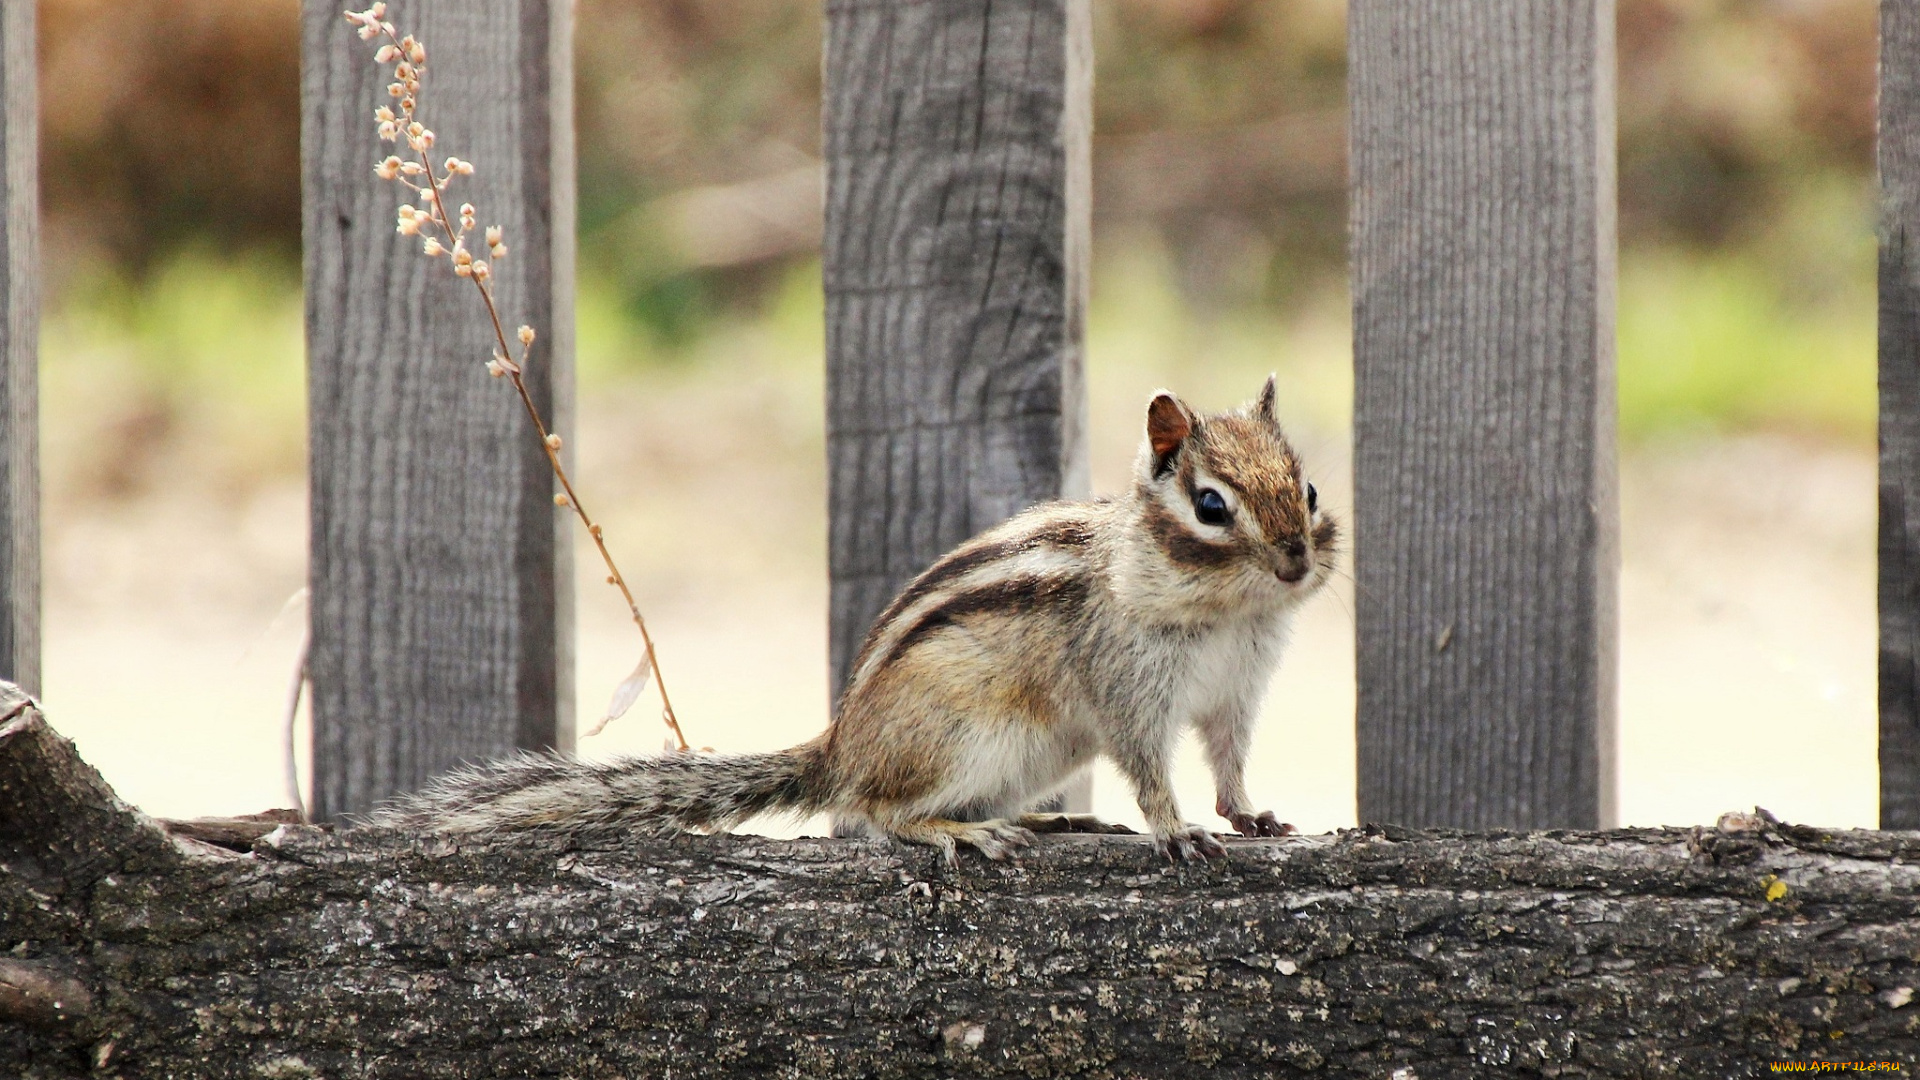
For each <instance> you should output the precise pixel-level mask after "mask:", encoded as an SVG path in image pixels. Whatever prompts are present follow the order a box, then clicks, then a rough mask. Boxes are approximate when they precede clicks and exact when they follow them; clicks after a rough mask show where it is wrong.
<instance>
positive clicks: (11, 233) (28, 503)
mask: <svg viewBox="0 0 1920 1080" xmlns="http://www.w3.org/2000/svg"><path fill="white" fill-rule="evenodd" d="M34 7H35V5H34V3H33V0H17V2H16V0H7V2H6V3H0V95H4V101H3V102H0V305H4V307H0V678H4V679H8V680H11V681H13V682H16V683H19V684H21V685H22V686H26V687H28V688H29V689H30V690H32V691H33V692H35V693H38V692H39V687H40V419H39V413H40V392H39V388H38V387H39V366H40V287H39V253H38V250H37V248H38V244H39V238H38V236H39V229H40V198H39V188H40V149H39V138H40V134H39V133H40V120H39V94H38V92H37V90H36V88H35V73H36V71H37V70H38V68H37V65H36V64H35V61H34Z"/></svg>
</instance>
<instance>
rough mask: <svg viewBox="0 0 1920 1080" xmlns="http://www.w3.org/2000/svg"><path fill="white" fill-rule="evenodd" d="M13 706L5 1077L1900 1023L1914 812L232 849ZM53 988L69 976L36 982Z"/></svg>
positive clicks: (1362, 1060)
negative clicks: (22, 986) (1221, 843)
mask: <svg viewBox="0 0 1920 1080" xmlns="http://www.w3.org/2000/svg"><path fill="white" fill-rule="evenodd" d="M0 698H4V695H0ZM0 703H5V702H4V701H0ZM15 709H17V710H18V713H17V715H16V716H15V718H14V719H12V720H11V721H9V722H8V723H6V724H5V725H4V726H0V951H5V950H11V951H10V952H8V953H7V954H6V955H7V957H8V960H9V963H10V965H11V966H10V967H9V969H8V970H9V971H16V969H17V971H16V973H20V972H24V973H26V974H27V975H29V976H31V977H28V978H24V979H23V980H16V982H22V981H23V982H25V983H30V984H32V986H38V987H42V988H43V989H42V990H38V991H36V990H33V989H32V987H31V986H30V987H29V989H28V990H27V991H23V992H22V993H25V994H26V995H27V996H29V997H32V996H33V995H35V994H38V997H36V998H35V999H34V1000H35V1001H39V1002H41V1003H40V1004H39V1005H33V1003H32V1002H29V1005H30V1006H32V1007H22V1008H16V1009H12V1010H11V1011H5V1012H4V1013H0V1075H6V1076H20V1077H28V1078H33V1080H51V1078H66V1077H81V1076H93V1077H99V1076H119V1077H126V1078H129V1080H134V1078H142V1077H168V1076H174V1077H178V1076H195V1077H234V1078H239V1077H246V1078H250V1080H258V1078H262V1077H283V1078H291V1077H333V1078H337V1077H394V1078H408V1080H415V1078H423V1077H528V1076H568V1077H614V1076H660V1077H665V1076H672V1077H731V1076H741V1077H745V1076H808V1077H838V1076H849V1077H851V1076H882V1077H944V1076H955V1075H969V1076H1016V1075H1017V1076H1051V1075H1085V1076H1100V1077H1131V1076H1158V1075H1168V1074H1174V1073H1177V1072H1183V1071H1184V1072H1186V1073H1189V1074H1196V1073H1197V1072H1198V1071H1204V1072H1205V1074H1206V1075H1209V1076H1226V1077H1236V1076H1248V1077H1251V1076H1293V1075H1305V1074H1307V1073H1315V1074H1319V1075H1326V1076H1335V1077H1350V1076H1351V1077H1361V1076H1364V1077H1387V1076H1400V1077H1419V1078H1425V1080H1432V1078H1435V1077H1448V1076H1486V1075H1546V1076H1620V1077H1657V1076H1674V1077H1681V1076H1684V1077H1689V1078H1696V1077H1714V1076H1726V1077H1734V1076H1739V1077H1749V1076H1752V1075H1755V1074H1756V1073H1760V1072H1764V1071H1766V1063H1767V1062H1768V1061H1770V1060H1798V1061H1808V1060H1828V1061H1833V1060H1886V1061H1899V1062H1903V1063H1911V1062H1914V1061H1916V1059H1920V1054H1916V1050H1920V1005H1915V1004H1909V1002H1910V1001H1911V999H1912V996H1913V987H1915V986H1916V985H1920V959H1917V957H1920V910H1916V909H1917V908H1920V902H1917V901H1916V896H1915V886H1916V884H1920V865H1916V860H1920V835H1916V834H1914V833H1880V832H1847V831H1826V830H1819V829H1813V828H1808V827H1804V826H1796V825H1782V824H1779V823H1776V822H1773V821H1771V820H1770V819H1763V818H1749V819H1746V820H1744V821H1737V820H1736V821H1730V823H1729V825H1728V827H1727V829H1726V830H1713V829H1709V830H1700V829H1692V830H1688V829H1620V830H1612V831H1608V832H1545V833H1490V834H1477V835H1468V834H1463V833H1458V832H1446V831H1435V830H1426V831H1417V830H1405V829H1397V828H1393V827H1386V828H1378V827H1368V828H1364V829H1354V830H1347V831H1344V832H1341V833H1338V834H1335V835H1330V836H1321V837H1299V838H1294V837H1289V838H1285V839H1280V840H1263V841H1237V842H1232V843H1230V844H1229V845H1228V857H1227V858H1226V859H1224V860H1221V861H1218V862H1216V863H1212V864H1208V865H1205V866H1198V867H1173V866H1169V865H1167V864H1165V863H1164V862H1162V861H1161V860H1160V859H1159V857H1158V856H1157V855H1155V853H1154V851H1153V849H1152V847H1151V845H1150V844H1148V843H1147V842H1146V840H1145V838H1138V839H1135V838H1127V837H1099V838H1053V839H1048V840H1045V841H1044V842H1043V843H1041V844H1040V845H1039V846H1038V847H1037V848H1035V849H1033V850H1032V851H1031V852H1029V853H1028V854H1027V855H1026V856H1025V857H1024V858H1022V859H1021V860H1020V861H1018V862H1016V863H1007V864H990V863H985V862H981V861H978V860H974V859H963V860H962V862H961V864H960V866H959V867H958V868H948V867H945V866H944V865H943V864H942V863H941V862H940V861H939V859H938V858H937V857H936V856H934V855H933V854H932V853H931V852H929V851H924V850H919V849H909V848H904V847H899V846H895V845H892V844H890V843H888V842H886V841H878V840H827V839H804V840H796V841H774V840H765V839H760V838H755V837H748V836H684V837H677V838H668V839H638V838H636V839H635V840H634V842H632V843H631V844H627V845H623V846H620V847H616V848H604V847H591V846H582V845H579V844H577V843H569V842H568V841H566V840H563V839H556V838H544V839H529V838H525V837H512V838H505V839H498V840H491V841H485V842H469V841H465V840H462V841H459V842H452V841H449V840H447V839H445V838H439V837H433V836H419V835H400V834H394V833H389V832H379V831H373V830H362V831H350V832H346V833H341V834H328V833H325V832H322V831H319V830H316V829H311V828H307V827H303V826H298V825H286V826H282V827H280V828H278V829H276V830H274V831H273V832H271V833H269V834H267V835H265V836H263V837H261V838H259V839H258V840H256V841H254V842H253V843H252V845H251V847H250V849H249V850H247V851H245V852H236V851H230V850H226V849H224V848H220V847H216V846H213V845H209V844H205V843H202V842H200V841H196V840H193V839H189V838H185V837H176V836H172V835H169V834H168V833H167V832H166V831H165V830H164V829H163V828H162V827H161V826H160V825H159V824H158V823H156V822H154V821H153V820H152V819H149V818H147V817H145V816H144V815H142V814H140V813H139V812H138V811H137V810H134V809H133V808H131V807H128V806H126V805H125V804H124V803H121V802H120V801H119V800H117V799H116V798H115V797H114V795H113V792H112V791H111V790H110V789H109V788H108V787H107V786H106V784H105V783H104V782H103V781H102V780H101V779H100V777H99V775H98V774H97V773H95V772H94V771H93V770H92V769H91V768H90V767H88V766H87V765H86V764H85V763H84V762H82V761H81V760H79V758H78V757H77V756H76V755H75V754H74V751H73V747H72V745H71V744H70V743H68V742H67V741H66V740H64V739H62V738H60V737H59V736H58V735H57V734H56V733H54V732H53V731H52V729H50V728H49V727H48V726H47V725H46V722H45V721H44V719H43V718H42V717H41V716H40V714H39V713H38V711H37V710H36V709H34V708H32V707H30V706H29V705H26V704H25V703H24V702H23V701H22V700H21V699H19V698H18V697H17V696H14V697H12V698H11V703H10V704H6V709H5V710H0V711H11V710H15ZM9 985H10V986H12V985H15V984H14V983H9ZM47 987H51V988H53V989H51V990H47V989H44V988H47ZM62 993H64V994H67V995H69V996H70V997H72V999H73V1000H74V1001H75V1002H76V1003H77V1004H76V1005H75V1006H73V1007H69V1008H63V1009H60V1010H51V1011H50V1010H49V1009H48V1008H47V1007H46V1006H45V1004H44V1001H43V1000H42V999H47V998H48V995H49V994H62ZM7 1000H8V999H7V998H6V997H5V996H0V1010H5V1009H6V1008H7V1006H6V1004H5V1003H6V1001H7Z"/></svg>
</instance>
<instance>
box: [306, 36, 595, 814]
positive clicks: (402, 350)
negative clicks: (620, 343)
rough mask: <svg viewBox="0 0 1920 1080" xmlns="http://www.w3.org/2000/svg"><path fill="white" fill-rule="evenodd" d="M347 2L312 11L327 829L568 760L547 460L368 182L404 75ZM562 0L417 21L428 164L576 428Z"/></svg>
mask: <svg viewBox="0 0 1920 1080" xmlns="http://www.w3.org/2000/svg"><path fill="white" fill-rule="evenodd" d="M343 7H344V5H343V4H341V3H339V2H338V0H305V3H304V6H303V13H302V32H303V34H304V43H303V50H302V57H303V63H304V69H303V71H302V73H301V77H302V93H301V101H302V105H301V110H302V112H301V155H302V176H303V188H304V190H305V200H304V202H305V214H306V216H305V225H304V239H305V247H306V278H307V352H308V415H309V417H310V422H311V433H310V440H311V450H312V463H311V476H312V528H311V536H312V542H311V545H310V548H311V552H312V570H311V574H310V579H311V583H312V588H313V599H312V626H313V637H312V647H311V651H310V653H309V659H308V669H309V671H310V672H311V674H312V677H313V783H314V793H313V803H314V806H315V807H316V810H317V813H318V814H320V815H321V816H322V817H325V818H329V819H332V818H338V817H339V816H341V815H343V814H352V813H359V812H362V811H365V810H367V809H370V808H371V807H372V806H373V805H374V804H375V803H377V802H378V801H380V800H381V799H384V798H387V797H389V796H391V795H394V794H396V793H398V792H401V791H409V790H412V789H413V788H415V787H418V786H419V785H420V784H421V783H423V782H424V781H426V780H428V779H430V778H431V777H433V776H436V775H438V774H440V773H441V772H444V771H446V770H447V769H449V768H451V767H453V766H455V765H458V764H460V763H461V762H463V761H468V760H473V759H476V758H486V757H496V756H499V755H501V754H504V753H506V752H508V751H510V750H513V749H516V748H526V749H533V748H538V747H545V746H555V745H558V746H563V747H564V746H570V745H571V743H572V738H573V730H572V725H573V716H572V686H573V675H572V672H573V656H572V641H573V619H572V613H571V608H570V605H571V601H572V596H573V588H572V584H571V573H570V571H571V564H570V558H571V556H570V553H571V551H572V547H571V544H570V542H569V536H570V534H569V533H568V531H567V530H569V529H571V528H572V527H573V525H572V522H571V520H569V519H568V517H567V515H566V513H565V512H564V511H557V510H556V509H555V508H554V505H553V501H552V500H553V488H554V482H553V477H552V474H551V473H550V472H549V471H548V466H547V461H546V455H545V451H544V450H543V449H542V448H541V447H540V444H539V439H538V437H537V436H536V435H535V434H534V431H533V428H532V425H531V424H529V423H528V421H527V417H526V416H525V415H524V414H523V413H522V411H521V406H520V403H519V401H518V400H517V399H516V398H515V395H514V393H513V391H512V390H511V389H510V388H509V387H507V386H506V385H505V384H504V383H503V382H500V381H498V380H495V379H490V378H488V377H487V375H486V369H485V367H484V365H485V364H486V362H487V358H488V357H489V356H490V355H491V352H492V349H493V341H494V337H493V332H492V329H491V327H490V325H489V324H488V321H487V317H486V311H485V309H484V308H483V307H482V306H481V303H480V299H479V297H478V296H477V295H475V292H474V289H473V286H472V284H471V283H470V282H467V281H463V280H461V279H459V278H456V277H454V276H453V274H452V273H451V270H450V268H449V267H448V265H447V264H446V262H445V261H444V260H442V261H435V260H430V259H427V258H426V257H424V256H423V255H422V254H421V253H420V239H419V238H418V237H406V236H401V235H399V234H397V233H396V232H395V231H394V221H395V216H394V210H395V207H397V206H399V205H400V204H401V203H403V202H414V201H417V200H416V198H413V197H410V196H412V193H411V192H409V191H407V190H406V189H405V188H402V187H399V186H398V185H395V184H390V183H386V182H384V181H381V180H378V179H376V178H375V177H374V175H373V166H374V163H375V162H376V161H378V160H379V159H380V158H381V157H383V156H384V155H386V154H388V153H394V152H405V148H404V147H400V148H399V150H398V151H396V148H395V145H394V144H390V143H384V142H381V141H379V139H378V138H376V137H375V135H374V125H373V109H374V107H375V106H377V105H380V104H382V103H386V102H388V101H389V100H390V99H389V98H388V97H387V95H386V93H385V90H384V86H385V84H386V83H387V81H388V80H389V79H390V78H391V77H392V71H391V69H390V68H389V69H383V68H382V67H381V66H380V65H378V64H375V63H374V60H373V48H374V46H373V45H372V44H370V43H368V42H364V41H361V40H360V39H359V38H358V37H357V36H356V35H355V34H354V33H353V31H352V30H351V28H349V27H348V26H347V24H346V22H345V20H344V19H342V18H341V11H342V9H343ZM571 11H572V4H571V3H569V2H567V0H412V2H409V3H407V4H406V5H405V6H404V10H403V9H402V8H401V7H400V6H398V5H396V8H395V10H394V12H393V14H394V15H395V17H400V18H404V20H405V22H406V25H405V26H404V27H401V28H400V30H401V32H402V33H413V34H418V35H419V36H420V38H421V40H422V41H424V42H425V43H426V45H427V48H428V49H429V50H430V55H429V59H428V70H427V75H426V78H425V82H424V90H423V94H422V97H421V103H420V106H421V115H422V120H423V122H424V123H425V124H426V125H427V126H428V127H430V128H432V129H433V130H434V132H435V134H436V136H437V139H438V141H437V142H436V143H435V145H434V148H433V160H434V161H435V162H439V161H441V160H442V159H443V158H444V156H445V155H449V154H451V155H457V156H459V157H462V158H465V159H468V160H470V161H472V162H473V163H474V165H475V168H476V170H477V171H476V173H475V175H473V176H472V177H463V178H461V179H460V180H458V181H456V183H455V185H454V187H453V188H452V190H451V196H452V203H453V205H454V206H456V207H457V206H458V205H459V204H460V203H462V202H465V201H471V202H472V203H474V205H475V206H476V207H477V208H478V210H479V212H480V221H479V224H480V225H481V227H483V228H484V227H485V226H486V225H489V224H499V225H502V226H504V228H505V230H506V237H507V243H508V246H509V247H510V248H511V249H512V250H511V254H510V256H509V257H508V258H506V259H503V260H497V261H498V264H499V265H498V267H497V271H496V273H495V275H494V286H495V295H496V297H497V298H498V301H499V303H500V308H501V318H503V319H505V320H507V324H506V330H507V333H508V334H509V335H511V334H512V333H513V328H514V326H515V324H517V323H520V322H527V323H530V324H532V325H533V326H534V327H535V328H536V329H537V330H538V332H539V334H540V340H539V342H538V343H537V344H536V345H535V347H534V352H533V358H532V362H531V364H530V365H529V366H528V368H527V376H526V378H527V384H528V387H529V389H530V390H531V391H532V394H533V397H534V399H535V401H536V402H537V404H538V405H539V407H540V410H541V412H542V413H543V414H544V415H545V416H546V417H547V418H548V421H549V424H550V426H551V427H552V428H553V429H554V430H556V431H559V432H561V433H563V436H571V435H572V434H573V431H572V422H571V421H572V378H573V366H572V365H573V307H572V304H573V291H572V272H573V248H572V245H573V176H572V166H571V161H572V152H573V132H572V127H571V125H572V105H571V98H570V94H571V92H572V91H571V86H572V70H573V69H572V67H571V46H572V34H571V29H570V27H571V21H570V20H571Z"/></svg>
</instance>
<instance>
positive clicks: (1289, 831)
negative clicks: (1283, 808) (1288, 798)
mask: <svg viewBox="0 0 1920 1080" xmlns="http://www.w3.org/2000/svg"><path fill="white" fill-rule="evenodd" d="M1226 818H1227V820H1228V821H1230V822H1232V823H1233V831H1235V832H1237V833H1239V834H1240V835H1241V836H1296V835H1298V834H1299V832H1300V830H1299V829H1296V828H1294V827H1293V826H1292V825H1289V824H1287V823H1286V822H1284V821H1281V820H1280V819H1279V818H1276V817H1274V816H1273V811H1271V810H1265V811H1262V812H1261V813H1258V814H1248V813H1244V812H1243V813H1238V814H1228V815H1226Z"/></svg>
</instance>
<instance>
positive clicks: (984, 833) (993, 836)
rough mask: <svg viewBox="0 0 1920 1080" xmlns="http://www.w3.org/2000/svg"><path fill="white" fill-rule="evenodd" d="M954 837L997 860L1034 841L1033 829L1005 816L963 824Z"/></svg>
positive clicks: (1010, 855)
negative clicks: (1023, 826) (1015, 822)
mask: <svg viewBox="0 0 1920 1080" xmlns="http://www.w3.org/2000/svg"><path fill="white" fill-rule="evenodd" d="M953 838H954V839H955V840H956V841H958V842H960V843H962V844H965V845H967V846H968V847H971V848H973V849H975V850H976V851H978V852H980V854H982V855H985V856H986V857H987V858H989V859H992V860H994V861H995V862H998V861H1000V860H1002V859H1007V858H1011V857H1012V856H1013V853H1014V852H1015V851H1018V850H1019V849H1021V848H1023V847H1030V846H1032V844H1033V841H1034V835H1033V831H1032V830H1031V829H1026V828H1022V827H1021V826H1019V825H1015V824H1013V823H1012V822H1010V821H1007V820H1005V819H1003V818H994V819H993V820H992V821H982V822H979V823H977V824H970V825H965V826H962V827H961V829H960V831H958V832H956V833H955V834H954V837H953Z"/></svg>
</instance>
